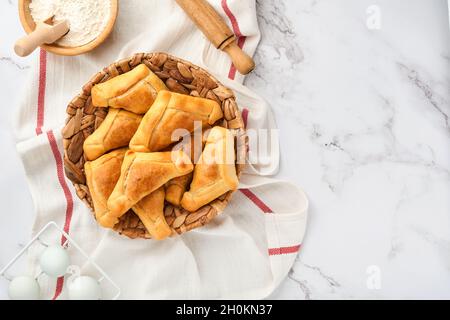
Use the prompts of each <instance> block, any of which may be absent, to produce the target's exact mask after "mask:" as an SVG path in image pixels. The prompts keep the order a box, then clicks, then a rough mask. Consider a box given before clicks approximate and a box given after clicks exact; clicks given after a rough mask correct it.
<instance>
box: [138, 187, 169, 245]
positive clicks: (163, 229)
mask: <svg viewBox="0 0 450 320" xmlns="http://www.w3.org/2000/svg"><path fill="white" fill-rule="evenodd" d="M164 196H165V192H164V187H161V188H159V189H157V190H155V191H153V192H152V193H150V194H149V195H148V196H146V197H144V198H143V199H142V200H141V201H139V202H138V203H136V204H135V205H134V206H133V208H132V210H133V211H134V213H136V215H137V216H138V217H139V219H140V220H141V221H142V223H143V224H144V226H145V229H147V231H148V233H150V235H151V237H152V238H153V239H156V240H162V239H165V238H167V237H169V236H170V235H171V234H172V229H171V228H170V226H169V225H168V224H167V222H166V218H165V217H164Z"/></svg>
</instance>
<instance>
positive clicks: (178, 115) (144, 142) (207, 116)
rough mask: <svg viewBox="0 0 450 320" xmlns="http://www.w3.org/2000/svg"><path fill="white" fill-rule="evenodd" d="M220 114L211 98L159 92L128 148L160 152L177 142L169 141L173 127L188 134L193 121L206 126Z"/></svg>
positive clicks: (213, 121) (138, 150)
mask: <svg viewBox="0 0 450 320" xmlns="http://www.w3.org/2000/svg"><path fill="white" fill-rule="evenodd" d="M222 117H223V113H222V109H221V107H220V105H219V104H218V103H217V102H216V101H214V100H209V99H203V98H197V97H192V96H187V95H183V94H179V93H175V92H169V91H165V90H163V91H160V92H159V93H158V96H157V97H156V100H155V102H154V103H153V105H152V107H151V108H150V110H149V111H148V112H147V113H146V114H145V116H144V118H143V119H142V122H141V124H140V125H139V128H138V130H137V131H136V134H135V135H134V137H133V138H132V139H131V142H130V149H131V150H133V151H136V152H154V151H160V150H162V149H164V148H166V147H168V146H169V145H171V144H172V143H174V142H176V141H173V140H172V134H175V130H177V129H183V130H184V131H185V132H187V133H191V132H193V131H194V129H195V122H196V121H198V122H201V125H202V127H205V126H208V125H212V124H214V123H215V122H216V121H217V120H219V119H221V118H222ZM179 133H182V132H179ZM176 138H180V136H178V137H176Z"/></svg>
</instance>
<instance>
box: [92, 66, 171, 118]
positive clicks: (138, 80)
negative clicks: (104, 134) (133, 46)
mask: <svg viewBox="0 0 450 320" xmlns="http://www.w3.org/2000/svg"><path fill="white" fill-rule="evenodd" d="M161 90H167V88H166V86H165V84H164V82H162V80H161V79H160V78H158V76H156V75H155V74H154V73H153V72H152V71H151V70H150V69H149V68H148V67H147V66H146V65H145V64H140V65H139V66H137V67H136V68H134V69H133V70H131V71H128V72H126V73H124V74H121V75H119V76H117V77H114V78H112V79H111V80H108V81H106V82H103V83H100V84H97V85H95V86H94V87H93V88H92V91H91V94H92V103H93V105H94V106H96V107H112V108H120V109H125V110H128V111H131V112H134V113H137V114H144V113H146V112H147V111H148V109H149V108H150V107H151V105H152V104H153V102H154V100H155V98H156V95H157V94H158V92H159V91H161Z"/></svg>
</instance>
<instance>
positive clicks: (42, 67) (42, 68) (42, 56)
mask: <svg viewBox="0 0 450 320" xmlns="http://www.w3.org/2000/svg"><path fill="white" fill-rule="evenodd" d="M46 85H47V51H45V50H43V49H40V53H39V86H38V104H37V118H36V134H37V135H40V134H42V127H43V126H44V105H45V87H46Z"/></svg>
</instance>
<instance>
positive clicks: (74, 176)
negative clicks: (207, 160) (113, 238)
mask: <svg viewBox="0 0 450 320" xmlns="http://www.w3.org/2000/svg"><path fill="white" fill-rule="evenodd" d="M141 63H144V64H146V65H147V66H148V67H149V68H150V69H151V70H152V71H153V72H154V73H155V74H156V75H157V76H158V77H159V78H161V79H162V80H163V81H164V82H165V84H166V86H167V88H169V90H171V91H174V92H178V93H183V94H190V95H192V96H199V97H203V98H207V99H212V100H215V101H217V102H218V103H219V104H220V105H221V106H222V110H223V114H224V118H223V119H222V120H220V121H219V123H217V124H216V125H220V126H223V127H226V128H228V129H231V130H233V131H234V132H235V134H236V160H237V163H236V170H237V174H238V177H240V174H241V171H242V169H243V166H244V161H243V160H245V157H246V152H247V137H246V135H245V128H244V122H243V120H242V115H241V113H240V111H239V109H238V106H237V104H236V100H235V96H234V95H233V92H232V91H231V90H230V89H228V88H225V87H224V86H223V85H222V84H221V83H220V82H219V81H217V79H215V78H214V77H213V76H211V75H210V74H209V73H208V72H206V71H205V70H203V69H201V68H199V67H197V66H195V65H193V64H191V63H189V62H187V61H184V60H182V59H179V58H176V57H173V56H170V55H168V54H165V53H147V54H144V53H138V54H135V55H134V56H132V57H130V58H127V59H123V60H120V61H117V62H115V63H113V64H111V65H110V66H108V67H106V68H105V69H103V71H101V72H99V73H97V74H96V75H95V76H94V77H93V78H92V79H91V80H90V81H89V82H88V83H87V84H86V85H85V86H83V89H82V92H81V93H80V94H79V95H78V96H76V97H75V98H74V99H73V100H72V101H71V102H70V103H69V105H68V107H67V114H68V117H67V120H66V125H65V127H64V129H63V130H62V135H63V138H64V167H65V173H66V176H67V177H68V178H69V179H70V180H71V181H72V183H73V185H74V187H75V190H76V193H77V195H78V197H79V198H80V199H81V200H82V201H83V202H84V203H85V204H86V205H87V206H88V207H89V208H90V209H91V211H93V204H92V199H91V196H90V193H89V188H88V187H87V185H86V177H85V173H84V163H85V161H86V159H85V156H84V152H83V143H84V140H85V139H86V138H87V137H88V136H89V135H90V134H92V133H93V132H94V130H95V129H97V128H98V126H99V125H100V124H101V123H102V121H103V119H104V118H105V116H106V114H107V112H108V109H106V108H95V107H94V106H93V105H92V100H91V89H92V87H93V86H94V85H95V84H97V83H101V82H104V81H106V80H108V79H111V78H113V77H115V76H118V75H120V74H122V73H125V72H127V71H130V70H131V69H133V68H134V67H136V66H137V65H139V64H141ZM231 195H232V192H231V191H230V192H228V193H226V194H224V195H223V196H221V197H220V198H218V199H216V200H214V201H212V202H211V203H209V204H208V205H206V206H204V207H202V208H200V209H199V210H198V211H196V212H188V211H186V210H184V209H182V208H177V207H174V206H172V205H170V204H168V203H165V207H164V215H165V217H166V220H167V223H168V224H169V225H170V226H171V228H172V229H173V230H174V231H175V232H176V233H179V234H181V233H184V232H187V231H189V230H192V229H194V228H198V227H201V226H203V225H205V224H207V223H208V222H209V221H211V219H213V218H214V217H215V216H217V215H218V214H219V213H221V212H222V211H223V209H224V208H225V206H226V205H227V203H228V201H230V198H231ZM114 229H115V230H116V231H117V232H119V233H120V234H123V235H126V236H128V237H130V238H146V239H148V238H150V235H149V234H148V232H147V231H146V229H145V227H144V225H143V224H142V222H141V221H140V220H139V218H138V217H137V215H135V214H134V212H133V211H131V210H130V211H128V212H127V213H126V214H125V215H123V216H122V218H121V219H120V221H119V223H118V224H117V225H116V226H115V227H114Z"/></svg>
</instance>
